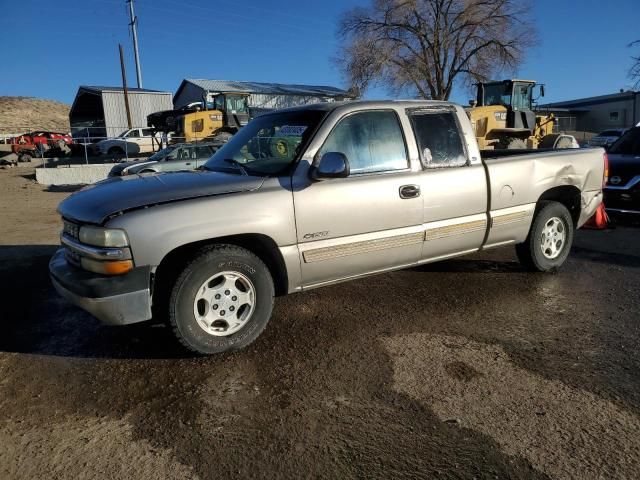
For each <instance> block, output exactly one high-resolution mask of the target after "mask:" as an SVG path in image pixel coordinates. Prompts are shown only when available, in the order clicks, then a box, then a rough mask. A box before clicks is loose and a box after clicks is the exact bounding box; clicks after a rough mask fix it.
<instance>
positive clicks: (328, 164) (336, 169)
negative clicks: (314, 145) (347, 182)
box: [311, 152, 350, 180]
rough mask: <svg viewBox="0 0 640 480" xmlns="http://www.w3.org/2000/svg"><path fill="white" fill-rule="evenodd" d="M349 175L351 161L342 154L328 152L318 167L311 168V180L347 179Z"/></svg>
mask: <svg viewBox="0 0 640 480" xmlns="http://www.w3.org/2000/svg"><path fill="white" fill-rule="evenodd" d="M349 173H350V169H349V160H347V156H346V155H345V154H344V153H341V152H327V153H325V154H324V155H322V158H320V162H318V165H317V166H313V167H311V178H312V179H314V180H324V179H327V178H345V177H348V176H349Z"/></svg>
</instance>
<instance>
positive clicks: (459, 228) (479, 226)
mask: <svg viewBox="0 0 640 480" xmlns="http://www.w3.org/2000/svg"><path fill="white" fill-rule="evenodd" d="M486 228H487V221H486V220H484V219H482V220H474V221H472V222H464V223H456V224H454V225H444V226H442V227H433V228H430V227H429V226H427V230H426V231H425V234H424V238H425V240H427V241H429V240H437V239H440V238H447V237H452V236H454V235H461V234H465V233H473V232H477V231H479V230H485V229H486Z"/></svg>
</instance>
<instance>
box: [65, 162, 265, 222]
mask: <svg viewBox="0 0 640 480" xmlns="http://www.w3.org/2000/svg"><path fill="white" fill-rule="evenodd" d="M263 182H264V178H262V177H254V176H244V175H235V174H231V173H221V172H207V171H192V172H176V173H160V174H152V175H131V176H126V177H113V178H108V179H107V180H103V181H102V182H98V183H96V184H94V185H89V186H87V187H85V188H83V189H82V190H80V191H78V192H76V193H74V194H72V195H70V196H69V197H67V198H66V199H65V200H64V201H63V202H62V203H60V205H59V206H58V212H59V213H60V215H62V216H63V217H64V218H66V219H69V220H73V221H76V222H80V223H92V224H96V225H100V224H102V223H104V222H105V221H106V220H107V219H108V218H109V217H110V216H112V215H116V214H119V213H122V212H126V211H129V210H134V209H137V208H142V207H148V206H153V205H158V204H161V203H168V202H175V201H179V200H187V199H191V198H199V197H207V196H212V195H222V194H225V193H235V192H245V191H249V190H256V189H258V188H260V186H261V185H262V183H263Z"/></svg>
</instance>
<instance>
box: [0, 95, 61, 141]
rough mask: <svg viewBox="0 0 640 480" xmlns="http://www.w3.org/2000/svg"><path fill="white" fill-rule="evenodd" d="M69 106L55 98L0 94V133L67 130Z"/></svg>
mask: <svg viewBox="0 0 640 480" xmlns="http://www.w3.org/2000/svg"><path fill="white" fill-rule="evenodd" d="M70 108H71V107H70V106H69V105H67V104H64V103H61V102H56V101H55V100H44V99H41V98H34V97H2V96H0V134H2V133H24V132H27V131H29V130H51V131H54V132H68V131H69V130H70V128H69V109H70Z"/></svg>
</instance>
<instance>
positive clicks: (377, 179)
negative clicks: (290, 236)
mask: <svg viewBox="0 0 640 480" xmlns="http://www.w3.org/2000/svg"><path fill="white" fill-rule="evenodd" d="M336 115H337V114H336ZM328 123H329V124H331V123H332V121H329V122H328ZM319 141H321V142H322V145H321V146H320V147H319V150H318V152H317V153H316V155H315V156H314V158H315V160H314V161H317V160H319V159H320V158H321V157H322V155H323V154H325V153H329V152H340V153H343V154H344V155H345V156H346V157H347V159H348V161H349V164H350V170H351V173H350V175H349V176H348V177H346V178H333V179H326V180H323V181H318V182H312V181H310V180H309V176H308V164H306V162H300V164H299V165H298V168H297V170H296V173H295V175H294V178H293V199H294V206H295V212H296V225H297V237H298V248H299V250H300V255H301V258H300V260H301V273H302V283H303V285H304V287H313V286H319V285H322V284H325V283H329V282H332V281H336V280H341V279H346V278H350V277H355V276H359V275H363V274H366V273H371V272H376V271H382V270H387V269H390V268H395V267H399V266H403V265H409V264H413V263H415V262H417V261H418V259H419V257H420V252H421V249H422V238H423V233H422V215H423V214H422V197H421V196H420V192H419V191H416V189H415V183H416V177H417V176H418V175H419V173H418V172H415V171H412V170H411V165H410V161H409V155H408V151H407V145H406V142H405V138H404V135H403V130H402V127H401V123H400V119H399V116H398V113H397V112H396V111H395V110H392V109H388V110H384V109H382V110H365V111H356V112H352V113H348V114H346V115H345V116H343V117H342V118H340V119H338V120H337V122H336V123H335V125H334V126H333V127H332V129H331V130H330V132H329V133H328V135H327V136H326V137H325V138H324V139H319ZM403 189H404V190H406V192H408V193H405V194H403V191H404V190H403Z"/></svg>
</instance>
